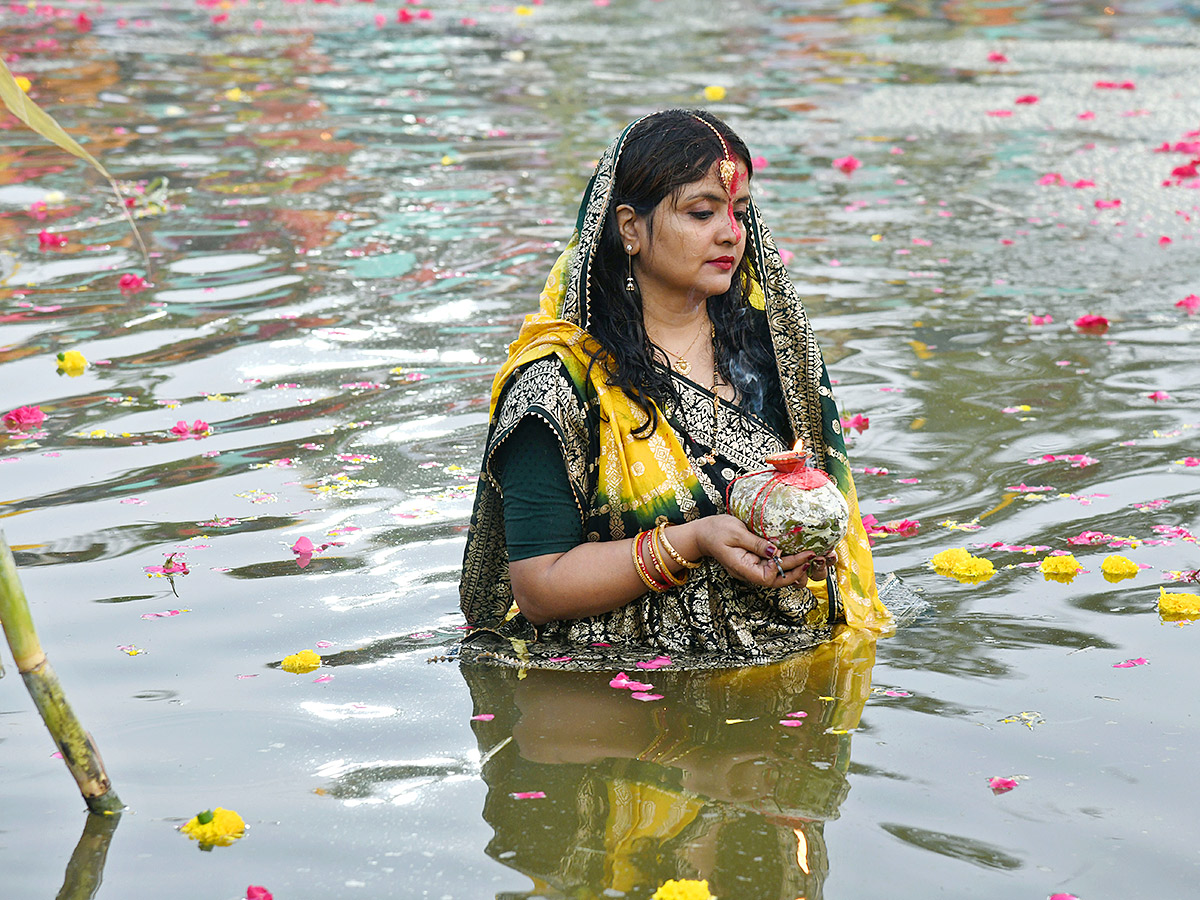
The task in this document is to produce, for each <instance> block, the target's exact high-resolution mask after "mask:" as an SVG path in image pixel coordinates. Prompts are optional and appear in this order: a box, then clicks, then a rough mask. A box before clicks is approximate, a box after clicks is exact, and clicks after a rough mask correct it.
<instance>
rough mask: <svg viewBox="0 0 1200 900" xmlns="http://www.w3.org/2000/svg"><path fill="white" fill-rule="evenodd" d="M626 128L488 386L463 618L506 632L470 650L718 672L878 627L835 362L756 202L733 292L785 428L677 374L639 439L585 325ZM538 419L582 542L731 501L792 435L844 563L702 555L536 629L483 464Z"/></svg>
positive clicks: (627, 402)
mask: <svg viewBox="0 0 1200 900" xmlns="http://www.w3.org/2000/svg"><path fill="white" fill-rule="evenodd" d="M636 124H637V123H636V122H635V123H633V125H630V126H629V127H628V128H626V129H625V131H624V132H623V133H622V134H621V136H620V137H619V138H618V139H617V140H616V141H614V142H613V143H612V144H611V145H610V146H609V147H608V148H607V149H606V150H605V152H604V154H603V156H602V157H601V159H600V161H599V162H598V163H597V166H596V170H595V172H594V174H593V175H592V178H591V181H590V182H589V184H588V187H587V190H586V192H585V194H584V199H583V203H582V204H581V206H580V209H579V215H578V218H577V221H576V227H575V231H574V233H573V235H572V236H571V239H570V241H569V243H568V244H567V246H566V248H565V249H564V250H563V252H562V253H561V254H560V256H559V257H558V259H557V261H556V262H555V264H554V266H553V268H552V269H551V271H550V274H549V277H548V278H547V279H546V282H545V286H544V287H543V288H542V292H541V297H540V305H539V310H538V312H536V313H534V314H532V315H529V316H527V317H526V319H525V323H524V325H523V327H522V328H521V331H520V333H519V334H518V335H517V338H516V340H515V341H514V342H513V343H512V344H511V345H510V346H509V348H508V357H507V359H506V360H505V362H504V364H503V365H502V366H501V367H500V370H499V372H498V373H497V374H496V377H495V379H494V381H493V383H492V392H491V404H490V411H489V432H488V439H487V443H486V446H485V450H484V459H483V467H482V472H481V475H480V480H479V483H478V488H477V494H476V501H475V508H474V512H473V514H472V518H471V525H470V529H469V532H468V536H467V548H466V553H465V557H464V563H463V574H462V581H461V584H460V600H461V608H462V611H463V613H464V614H465V616H466V619H467V623H468V624H469V625H470V626H472V627H473V628H474V629H476V631H486V632H489V633H494V634H497V635H501V636H504V637H506V638H508V640H507V641H500V642H494V641H493V642H484V643H480V644H478V645H476V647H477V648H478V647H484V646H486V647H489V648H490V649H488V650H486V651H478V650H477V651H476V652H475V653H474V655H476V656H480V657H483V658H486V659H491V660H492V661H495V662H499V663H507V664H510V665H518V666H545V667H550V668H554V667H565V668H611V667H612V666H613V665H620V664H623V663H622V659H623V654H624V653H626V652H628V653H629V654H630V658H631V659H632V658H634V657H636V658H640V659H643V660H644V659H646V658H647V655H646V654H647V652H650V651H657V652H672V653H675V654H682V655H685V656H687V655H691V654H695V658H694V661H692V664H694V665H696V666H697V667H724V666H731V665H746V664H758V663H764V662H770V661H773V660H775V659H778V658H780V657H781V656H784V655H786V654H787V653H789V652H794V651H796V650H800V649H805V648H806V647H811V646H814V645H815V644H817V643H820V642H822V641H824V640H828V639H829V638H830V637H832V636H833V628H834V626H835V625H839V624H842V623H844V625H845V626H848V627H849V628H850V629H860V630H862V629H865V630H868V631H872V632H875V633H884V632H886V631H888V630H890V629H891V628H892V626H893V620H892V617H891V615H890V613H889V612H888V610H887V608H886V607H885V606H884V605H883V603H882V602H880V600H879V596H878V591H877V588H876V583H875V570H874V566H873V562H872V558H871V551H870V542H869V540H868V538H867V534H866V530H865V529H864V528H863V525H862V519H861V516H860V514H859V508H858V499H857V495H856V493H855V489H854V479H853V477H852V476H851V473H850V465H849V460H848V459H847V456H846V450H845V443H844V441H843V438H842V429H841V420H840V417H839V414H838V409H837V405H836V403H835V402H834V398H833V392H832V390H831V387H830V381H829V375H828V372H827V371H826V368H825V364H824V361H823V359H822V356H821V351H820V348H819V347H818V345H817V341H816V336H815V334H814V332H813V328H812V325H811V323H810V322H809V319H808V315H807V314H806V312H805V310H804V307H803V305H802V304H801V302H800V298H799V297H798V295H797V294H796V290H795V288H794V286H793V285H792V282H791V279H790V277H789V276H788V273H787V270H786V268H785V267H784V264H783V261H782V259H781V258H780V255H779V251H778V249H777V248H776V246H775V242H774V240H773V239H772V237H771V234H770V231H769V230H768V229H767V227H766V225H765V224H763V222H762V219H761V217H760V215H759V212H758V209H757V207H756V206H755V204H754V202H753V200H751V201H750V203H749V207H748V210H747V218H746V223H745V224H746V231H747V243H746V251H745V252H746V256H747V258H748V269H749V276H748V279H747V281H746V282H745V283H744V284H743V294H744V296H745V297H746V298H747V302H748V303H749V304H750V305H751V306H752V307H754V308H755V309H757V310H761V314H762V315H764V316H765V317H766V319H767V324H768V329H767V330H768V331H769V334H770V340H771V344H772V349H773V355H774V360H775V372H772V373H767V374H768V375H769V377H771V378H772V379H776V378H777V379H778V387H779V392H778V393H779V394H780V395H781V396H782V398H783V405H784V407H785V409H786V423H787V425H788V426H789V427H790V431H791V434H781V433H779V431H780V429H779V428H772V427H770V426H769V424H768V423H767V421H766V419H767V417H765V416H762V417H760V416H756V415H754V414H752V413H750V412H747V411H744V410H741V409H739V408H738V407H737V406H735V405H734V404H729V403H724V402H722V403H720V404H716V403H714V398H713V395H712V394H711V393H710V392H709V391H708V390H707V389H705V388H704V387H702V386H700V385H697V384H695V383H694V382H691V381H689V380H687V379H685V378H682V377H681V376H679V375H678V374H676V373H674V372H671V373H670V375H671V377H672V379H673V385H674V386H675V387H676V389H677V391H678V395H679V402H678V403H674V402H671V403H667V404H664V405H663V406H660V407H659V409H658V413H659V414H658V416H657V424H656V427H655V428H654V429H653V430H652V431H650V432H649V434H648V435H646V433H645V426H646V423H647V415H646V413H645V411H644V410H643V409H642V407H640V406H639V405H638V404H637V403H636V402H634V401H633V400H632V399H631V398H630V397H629V396H628V395H627V394H626V393H625V392H624V391H622V390H620V389H618V388H616V387H613V386H612V385H610V384H609V383H608V377H607V376H608V371H607V369H606V367H605V365H604V363H603V360H604V357H603V356H601V357H600V358H599V359H597V351H598V350H599V346H598V344H597V342H596V340H595V339H594V338H593V337H592V335H591V334H590V333H589V332H588V330H587V326H588V322H589V313H590V308H591V303H592V302H593V297H594V295H595V293H596V292H595V291H594V290H593V285H592V278H593V274H592V261H593V258H594V256H595V254H596V250H597V247H598V244H599V241H600V236H601V233H602V231H603V228H604V222H605V217H606V214H607V211H608V209H609V206H610V204H611V203H612V202H613V201H612V195H613V186H614V180H615V174H616V169H617V163H618V161H619V159H620V154H621V150H622V147H623V145H624V143H625V139H626V137H627V136H628V134H629V132H630V130H631V129H632V128H633V127H634V125H636ZM646 402H647V403H649V402H650V401H648V400H647V401H646ZM717 406H719V407H720V411H719V412H717V411H716V408H717ZM722 414H723V415H724V418H720V416H721V415H722ZM530 415H532V416H535V417H537V418H539V419H541V420H542V421H544V422H546V423H547V424H549V425H550V427H551V429H552V430H553V431H554V433H555V436H556V437H557V438H558V442H559V445H560V448H561V449H562V451H563V459H564V462H565V465H566V470H567V475H568V480H569V481H570V483H571V489H572V493H573V495H574V497H575V500H576V504H577V506H578V507H579V512H580V516H581V522H582V523H583V526H584V533H585V534H586V536H587V539H588V540H592V541H595V540H620V539H625V538H629V537H633V536H634V535H636V534H637V533H638V532H639V531H641V530H644V529H648V528H653V527H654V526H655V525H656V524H657V523H660V522H668V523H676V524H679V523H683V522H685V521H691V520H693V519H695V518H699V517H701V516H704V515H712V514H717V513H723V512H725V506H724V496H725V487H726V485H727V484H728V482H729V481H731V480H732V479H733V478H734V477H736V476H737V475H741V474H744V473H745V472H748V471H757V470H761V469H762V468H763V465H764V464H763V457H764V456H765V455H767V454H769V453H772V452H777V451H779V450H785V449H789V447H790V444H791V442H792V440H793V439H794V438H800V439H802V440H803V442H804V446H805V447H806V448H807V449H808V451H809V452H810V454H811V455H812V456H813V458H814V460H815V464H816V465H817V466H818V467H819V468H821V469H822V470H824V471H825V472H826V473H827V474H828V475H829V476H831V477H832V478H833V479H834V481H835V482H836V484H837V486H838V489H839V490H840V491H841V493H842V495H843V496H844V497H845V499H846V502H847V505H848V506H849V509H850V525H849V529H848V531H847V534H846V536H845V537H844V538H843V539H842V540H841V541H840V542H839V543H838V545H837V547H836V548H835V552H836V555H837V565H836V566H835V567H834V569H833V570H832V571H831V573H830V575H829V577H828V579H827V580H826V582H824V583H817V582H810V583H809V585H808V586H807V587H804V586H799V585H797V586H793V587H791V588H779V589H766V588H757V587H753V586H750V585H747V584H744V583H742V582H740V581H736V580H735V579H733V577H732V576H730V575H729V574H728V573H727V572H725V570H724V569H723V568H722V567H721V566H720V565H719V564H717V563H716V562H715V561H714V560H712V559H705V560H703V561H702V563H703V564H702V566H701V568H699V569H696V570H694V571H693V572H692V573H691V576H690V577H689V578H688V580H687V581H686V582H685V584H684V585H683V586H681V587H678V588H673V589H672V590H669V591H666V592H664V593H662V594H654V593H647V594H646V595H644V596H642V597H641V598H638V599H637V600H634V601H632V602H631V603H629V604H627V605H626V606H624V607H621V608H619V609H617V610H613V611H612V612H610V613H605V614H603V615H600V616H593V617H589V618H587V619H580V620H574V621H569V622H551V623H548V624H547V625H545V626H542V627H541V628H539V629H534V628H533V627H532V626H531V625H529V623H528V622H526V621H525V620H524V618H523V617H522V616H520V615H519V613H518V611H517V610H516V607H515V605H514V602H513V596H512V588H511V584H510V583H509V578H508V553H507V549H506V543H505V533H504V514H503V497H502V495H501V490H500V485H499V482H498V481H497V480H496V478H495V476H494V473H493V472H492V471H491V463H492V459H493V455H494V453H495V451H496V450H497V449H498V448H499V447H500V446H501V445H502V443H503V442H504V440H505V439H507V438H508V437H509V436H510V435H511V434H512V432H513V430H514V429H515V428H516V426H517V425H518V424H519V423H520V421H521V420H522V419H524V418H525V417H526V416H530ZM777 418H778V420H779V421H781V422H782V421H784V417H783V416H778V417H777ZM635 432H637V435H640V436H635ZM706 451H707V452H706ZM631 565H632V562H631ZM473 636H474V632H473V633H472V635H469V636H468V643H467V644H465V645H464V653H465V651H466V648H467V647H469V646H471V645H472V644H474V641H473V640H472V637H473ZM514 654H515V656H514ZM650 655H651V656H652V655H653V652H650Z"/></svg>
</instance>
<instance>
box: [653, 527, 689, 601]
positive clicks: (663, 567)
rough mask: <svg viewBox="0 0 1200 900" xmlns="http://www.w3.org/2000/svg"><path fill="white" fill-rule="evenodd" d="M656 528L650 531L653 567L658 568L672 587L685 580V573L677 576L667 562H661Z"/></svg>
mask: <svg viewBox="0 0 1200 900" xmlns="http://www.w3.org/2000/svg"><path fill="white" fill-rule="evenodd" d="M660 527H661V526H660ZM657 537H658V528H655V529H654V531H652V532H651V533H650V557H651V558H652V559H653V560H654V565H655V568H657V569H658V572H659V574H660V575H662V577H663V578H665V579H666V580H667V581H668V582H670V583H671V586H672V587H679V586H680V585H681V584H683V583H684V582H685V581H687V573H686V572H685V573H684V575H683V577H682V578H680V577H678V576H677V575H676V574H675V573H674V572H672V571H671V570H670V569H668V568H667V564H666V563H665V562H663V558H662V554H661V553H659V552H658V541H657V540H656V538H657Z"/></svg>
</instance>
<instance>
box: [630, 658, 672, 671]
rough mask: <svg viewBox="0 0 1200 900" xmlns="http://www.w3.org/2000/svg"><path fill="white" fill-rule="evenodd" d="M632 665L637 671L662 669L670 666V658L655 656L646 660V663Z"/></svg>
mask: <svg viewBox="0 0 1200 900" xmlns="http://www.w3.org/2000/svg"><path fill="white" fill-rule="evenodd" d="M634 665H636V666H637V667H638V668H639V669H662V668H664V667H666V666H669V665H671V657H669V656H656V657H654V659H651V660H647V661H646V662H640V663H634Z"/></svg>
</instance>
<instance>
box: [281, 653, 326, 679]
mask: <svg viewBox="0 0 1200 900" xmlns="http://www.w3.org/2000/svg"><path fill="white" fill-rule="evenodd" d="M280 665H281V666H282V667H283V670H284V671H285V672H295V673H296V674H297V675H303V674H304V673H305V672H312V671H314V670H316V669H319V668H320V667H321V655H320V654H319V653H317V652H316V651H315V650H301V651H300V652H299V653H293V654H292V655H291V656H285V657H284V658H283V662H282V663H280Z"/></svg>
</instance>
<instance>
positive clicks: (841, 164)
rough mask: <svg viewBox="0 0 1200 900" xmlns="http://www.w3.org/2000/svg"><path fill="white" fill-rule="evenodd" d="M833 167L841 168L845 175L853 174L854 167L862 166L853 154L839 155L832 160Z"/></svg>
mask: <svg viewBox="0 0 1200 900" xmlns="http://www.w3.org/2000/svg"><path fill="white" fill-rule="evenodd" d="M833 167H834V168H835V169H841V170H842V171H843V172H845V173H846V174H847V175H850V174H853V172H854V170H855V169H859V168H862V162H861V161H860V160H859V159H857V158H856V157H853V156H839V157H838V158H837V159H835V160H834V161H833Z"/></svg>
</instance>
